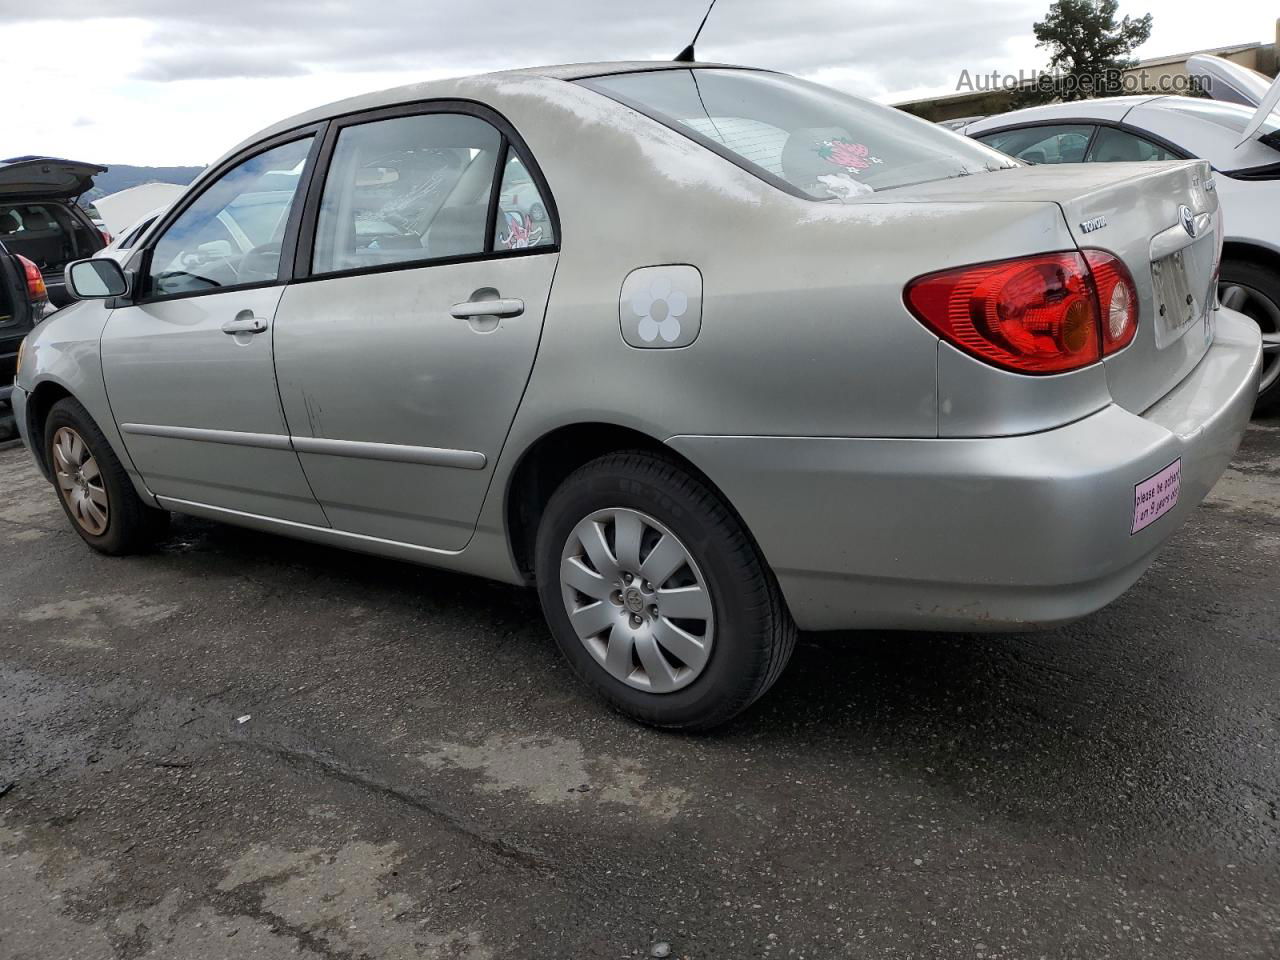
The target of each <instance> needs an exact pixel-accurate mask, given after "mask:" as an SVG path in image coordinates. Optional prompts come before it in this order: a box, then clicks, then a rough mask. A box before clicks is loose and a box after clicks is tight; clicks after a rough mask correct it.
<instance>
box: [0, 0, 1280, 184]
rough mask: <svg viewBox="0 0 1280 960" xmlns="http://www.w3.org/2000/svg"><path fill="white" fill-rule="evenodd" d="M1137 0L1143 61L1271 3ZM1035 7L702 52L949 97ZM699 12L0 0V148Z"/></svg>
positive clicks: (886, 91)
mask: <svg viewBox="0 0 1280 960" xmlns="http://www.w3.org/2000/svg"><path fill="white" fill-rule="evenodd" d="M1149 3H1150V0H1145V2H1144V0H1121V13H1130V14H1139V15H1140V14H1142V13H1144V12H1146V10H1147V9H1149V8H1151V7H1155V30H1154V32H1153V40H1152V41H1151V43H1150V44H1149V45H1148V49H1146V50H1143V51H1141V52H1142V53H1143V54H1144V55H1146V56H1154V55H1157V54H1163V53H1172V52H1179V51H1183V50H1191V49H1196V48H1198V47H1205V46H1212V45H1215V44H1227V43H1238V42H1244V41H1258V40H1267V39H1269V38H1270V37H1271V36H1272V35H1273V34H1274V31H1275V25H1274V20H1273V17H1274V13H1267V12H1266V10H1265V7H1264V6H1259V5H1258V4H1227V5H1223V6H1220V8H1219V9H1217V10H1215V11H1214V15H1213V17H1211V18H1208V19H1206V18H1204V17H1203V16H1202V15H1201V14H1202V13H1203V10H1202V9H1201V7H1202V4H1201V3H1200V2H1199V0H1160V4H1159V5H1158V6H1156V5H1155V4H1151V5H1150V7H1149V6H1148V4H1149ZM1048 5H1049V0H981V2H980V3H975V2H968V3H960V4H949V5H940V4H938V3H937V2H936V0H896V2H891V0H860V2H859V3H857V4H853V3H849V2H848V0H809V2H807V3H805V4H786V3H779V2H777V0H719V2H718V3H717V5H716V9H715V10H714V11H713V12H712V14H711V17H710V19H709V20H708V22H707V26H706V30H705V31H704V32H703V35H702V38H701V40H700V41H699V43H698V57H699V59H700V60H703V61H707V60H713V59H714V60H720V61H726V62H732V63H741V64H748V65H752V66H758V67H764V68H768V69H774V70H781V71H784V72H787V73H794V74H797V75H799V76H802V77H805V78H807V79H811V80H816V81H818V82H820V83H826V84H829V85H831V86H835V87H837V88H839V89H842V90H846V91H849V92H851V93H855V94H859V95H861V96H865V97H869V98H872V99H878V100H882V101H885V102H896V101H898V100H902V99H906V98H907V97H908V96H910V97H915V96H924V95H927V94H936V93H948V92H952V91H954V90H955V89H956V86H955V85H956V80H957V78H958V77H959V75H960V72H961V70H968V71H969V72H970V73H971V74H974V75H977V74H980V73H989V72H991V71H992V70H996V69H998V70H1000V71H1001V72H1004V73H1016V72H1017V71H1018V70H1028V71H1029V70H1033V69H1036V68H1038V67H1041V66H1043V65H1044V62H1045V55H1044V52H1043V51H1039V50H1036V49H1035V46H1034V38H1033V37H1032V36H1031V25H1032V23H1033V22H1034V21H1035V20H1037V19H1039V18H1040V17H1042V16H1043V15H1044V13H1045V11H1046V10H1047V9H1048ZM1246 8H1247V9H1246ZM703 10H704V7H703V0H646V2H637V0H626V2H621V0H537V2H527V0H526V2H514V0H378V2H377V3H376V4H374V3H369V2H364V3H357V2H355V0H112V2H111V3H109V4H102V3H92V4H91V3H89V2H88V0H38V2H32V0H0V37H3V38H4V44H5V54H4V63H5V68H6V71H7V74H8V75H10V76H17V77H20V78H21V79H22V85H23V86H24V88H26V89H33V90H39V91H40V99H41V110H39V111H28V112H26V113H24V114H23V115H22V117H21V118H20V120H18V121H14V122H7V123H4V124H0V156H8V155H11V154H22V153H52V154H57V155H63V156H75V157H83V158H85V159H91V160H101V161H102V162H109V161H111V160H116V161H118V162H135V163H155V164H203V163H207V162H208V161H209V160H211V159H212V158H214V157H217V156H218V155H220V154H221V153H222V152H223V151H224V150H225V149H226V148H227V147H228V146H230V145H232V144H234V143H236V142H237V141H238V140H240V139H242V138H243V137H245V136H248V135H250V134H252V133H253V132H254V131H255V130H258V129H260V128H262V127H264V126H267V125H268V124H270V123H273V122H274V121H276V120H279V119H280V118H282V117H286V116H289V115H291V114H294V113H297V112H300V111H302V110H306V109H309V108H311V107H316V106H320V105H321V104H324V103H328V102H331V101H334V100H338V99H342V98H344V97H349V96H352V95H354V94H358V93H361V92H364V91H367V90H376V89H380V88H384V87H390V86H396V85H398V84H403V83H411V82H415V81H420V80H428V79H433V78H438V77H445V76H457V75H460V74H465V73H477V72H482V71H486V70H501V69H507V68H511V67H521V66H535V65H538V64H545V63H564V62H575V61H590V60H613V59H643V60H648V59H669V58H671V57H673V56H674V55H675V53H676V51H678V50H680V49H681V48H682V47H684V45H685V44H686V43H688V42H689V40H690V38H691V37H692V35H693V31H694V30H695V29H696V28H697V25H698V21H699V20H700V19H701V17H702V13H703ZM55 38H56V40H55ZM1157 38H1158V39H1157ZM55 42H56V47H57V50H58V56H56V57H50V56H49V54H48V51H49V49H50V43H55ZM72 118H80V119H83V120H89V121H92V122H91V124H90V125H87V126H86V125H78V124H77V122H76V120H75V119H72Z"/></svg>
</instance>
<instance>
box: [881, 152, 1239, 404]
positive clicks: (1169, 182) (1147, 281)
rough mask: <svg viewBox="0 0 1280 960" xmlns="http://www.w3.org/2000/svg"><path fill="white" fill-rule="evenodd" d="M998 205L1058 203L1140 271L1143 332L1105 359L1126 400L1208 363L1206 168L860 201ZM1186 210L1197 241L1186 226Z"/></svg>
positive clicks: (985, 177)
mask: <svg viewBox="0 0 1280 960" xmlns="http://www.w3.org/2000/svg"><path fill="white" fill-rule="evenodd" d="M993 201H995V202H1001V201H1009V202H1015V201H1023V202H1025V201H1042V202H1046V203H1055V204H1057V205H1058V207H1059V208H1060V209H1061V210H1062V213H1063V216H1064V217H1065V219H1066V222H1067V226H1068V228H1069V230H1070V232H1071V236H1072V239H1073V240H1075V242H1076V245H1077V246H1078V247H1081V248H1089V249H1099V250H1105V251H1107V252H1109V253H1111V254H1114V255H1115V256H1117V257H1119V258H1120V259H1121V260H1122V261H1123V262H1124V264H1125V266H1126V267H1127V268H1128V270H1129V273H1130V274H1132V276H1133V281H1134V285H1135V287H1136V288H1137V292H1138V333H1137V336H1135V337H1134V340H1133V342H1132V343H1131V344H1129V346H1127V347H1125V348H1124V349H1123V350H1121V351H1119V352H1118V353H1115V354H1113V355H1112V356H1110V357H1108V358H1106V359H1105V360H1104V361H1103V363H1104V364H1105V369H1106V373H1107V382H1108V387H1109V389H1110V392H1111V395H1112V398H1113V400H1114V401H1115V402H1116V403H1117V404H1119V405H1120V406H1122V407H1124V408H1126V409H1128V410H1131V411H1134V412H1142V411H1144V410H1146V409H1147V408H1148V407H1150V406H1151V405H1152V404H1154V403H1155V402H1156V401H1157V400H1159V399H1160V398H1161V397H1162V396H1164V395H1165V394H1166V393H1168V392H1169V390H1171V389H1173V387H1174V386H1176V385H1177V384H1178V382H1179V381H1181V380H1182V378H1183V377H1184V376H1186V375H1187V374H1188V373H1189V372H1190V371H1191V369H1192V368H1193V367H1194V366H1195V365H1196V363H1197V362H1199V360H1200V358H1201V357H1202V356H1203V355H1204V352H1205V350H1206V349H1208V341H1207V338H1206V336H1205V329H1206V325H1207V320H1208V318H1209V308H1210V306H1211V304H1212V302H1213V288H1214V283H1213V281H1214V270H1215V266H1216V264H1215V261H1216V257H1217V252H1218V237H1217V230H1218V217H1217V210H1218V198H1217V192H1216V190H1215V189H1214V187H1213V181H1212V171H1211V170H1210V167H1209V165H1208V164H1207V163H1205V162H1204V161H1202V160H1187V161H1177V162H1168V163H1164V162H1160V163H1157V162H1148V163H1091V164H1090V163H1087V164H1049V165H1040V166H1027V167H1020V168H1017V169H1011V170H1000V171H995V172H992V173H988V174H978V175H974V176H966V177H956V178H953V179H949V180H935V181H931V182H929V183H922V184H916V185H913V186H908V187H900V188H898V189H894V190H886V191H884V192H883V193H879V194H873V195H870V196H868V197H865V198H859V200H858V201H857V202H859V203H862V202H868V203H901V202H908V203H911V202H919V203H926V202H972V203H991V202H993ZM1183 207H1186V208H1187V210H1188V213H1189V222H1190V225H1191V228H1192V229H1193V230H1194V231H1195V233H1194V236H1193V235H1192V234H1191V233H1190V232H1189V231H1188V230H1187V228H1186V227H1185V226H1184V225H1183V221H1184V219H1185V218H1184V216H1183V214H1182V208H1183ZM975 239H977V238H975ZM974 259H975V260H978V259H981V257H980V256H975V258H974ZM1188 298H1190V300H1188ZM1161 307H1163V308H1164V313H1163V314H1162V313H1161V312H1160V309H1161ZM1104 308H1105V305H1104Z"/></svg>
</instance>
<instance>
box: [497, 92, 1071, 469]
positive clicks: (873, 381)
mask: <svg viewBox="0 0 1280 960" xmlns="http://www.w3.org/2000/svg"><path fill="white" fill-rule="evenodd" d="M473 85H474V86H475V87H476V88H477V89H476V97H477V99H484V100H486V101H488V102H491V103H493V104H494V105H495V106H496V107H497V108H498V109H499V110H501V111H502V112H503V113H504V114H505V115H506V116H507V117H508V119H510V120H511V121H512V123H513V124H514V125H515V126H516V127H517V129H519V130H520V132H521V134H522V135H523V136H524V137H525V138H526V140H527V141H528V143H529V146H530V148H531V149H532V151H533V153H534V155H535V157H536V158H537V160H538V162H539V164H540V165H541V167H542V169H543V172H544V173H545V175H546V177H547V180H548V182H549V185H550V188H551V190H552V192H553V194H554V195H555V201H556V204H557V206H558V209H559V214H560V220H561V251H562V252H561V259H560V265H559V268H558V271H557V274H556V278H555V286H554V289H553V290H552V294H551V301H550V305H549V309H548V315H547V323H546V329H545V331H544V333H543V338H542V343H541V345H540V348H539V354H538V359H537V363H536V364H535V367H534V371H533V374H532V377H531V380H530V383H529V387H528V390H527V392H526V395H525V398H524V402H523V404H522V406H521V409H520V412H519V414H518V416H517V420H516V423H515V425H514V427H513V432H512V435H511V440H510V441H509V447H515V448H520V447H521V446H522V445H525V444H528V443H530V442H532V440H533V439H536V437H538V436H540V435H542V434H543V433H545V432H547V431H549V430H551V429H554V428H555V427H557V426H560V425H562V424H564V423H572V422H577V421H599V420H606V421H611V422H619V423H621V424H623V425H626V426H630V427H633V428H635V429H639V430H642V431H644V432H646V433H648V434H650V435H652V436H654V437H657V438H660V439H665V438H667V437H670V436H673V435H676V434H689V433H698V434H718V435H781V436H788V435H799V436H841V437H932V436H936V435H937V434H938V340H937V338H936V337H935V336H934V335H933V334H932V333H931V332H929V331H928V330H926V329H925V328H924V327H923V326H922V325H921V324H920V323H918V322H917V321H916V320H915V319H914V318H913V317H912V316H911V315H910V314H909V313H908V312H907V310H906V307H905V306H904V303H903V298H902V295H903V287H904V285H905V283H906V282H907V281H908V280H909V279H910V278H912V277H914V276H917V275H919V274H922V273H926V272H929V271H933V270H938V269H943V268H946V267H949V266H955V265H959V264H962V263H968V262H974V261H979V260H991V259H1000V258H1003V257H1010V256H1016V255H1020V254H1025V253H1029V252H1038V251H1043V250H1053V249H1062V248H1064V247H1068V246H1071V239H1070V235H1069V233H1068V232H1067V231H1066V229H1065V224H1064V223H1063V221H1062V216H1061V213H1060V211H1059V210H1058V209H1057V208H1056V207H1055V206H1054V205H1053V204H1048V203H904V204H896V203H892V202H889V201H891V193H890V194H885V195H883V197H881V200H882V201H884V202H879V203H874V204H859V203H853V204H848V205H839V204H831V203H819V202H815V201H810V200H805V199H801V198H797V197H793V196H791V195H788V194H785V193H783V192H781V191H780V190H778V189H776V188H775V187H772V186H770V185H768V184H766V183H764V182H763V181H761V180H759V179H758V178H756V177H755V176H753V175H752V174H750V173H748V172H746V171H744V170H742V169H740V168H739V167H737V166H735V165H733V164H731V163H729V162H728V161H726V160H725V159H723V158H721V157H719V156H717V155H716V154H714V153H711V152H710V151H708V150H706V149H705V148H703V147H701V146H699V145H697V144H695V143H694V142H692V141H691V140H688V139H687V138H685V137H683V136H682V135H680V134H678V133H676V132H675V131H672V130H670V129H668V128H667V127H665V126H663V125H661V124H659V123H657V122H656V121H653V120H651V119H649V118H647V117H644V116H641V115H639V114H637V113H635V112H633V111H631V110H630V109H628V108H626V107H623V106H621V105H620V104H616V103H614V102H613V101H611V100H609V99H607V98H605V97H603V96H601V95H599V94H596V93H594V92H592V91H590V90H587V89H585V88H582V87H579V86H576V85H573V84H570V83H566V82H562V81H552V80H544V79H536V78H526V77H510V78H501V77H499V78H481V79H479V80H477V81H474V83H473ZM994 186H995V184H994V183H993V187H994ZM666 263H688V264H692V265H694V266H696V267H697V268H698V270H699V271H700V272H701V274H702V280H703V313H702V327H701V333H700V335H699V336H698V339H697V340H696V341H695V342H694V343H692V344H691V345H689V346H687V347H684V348H680V349H671V350H646V349H636V348H633V347H630V346H628V345H627V344H626V343H624V341H623V340H622V338H621V335H620V330H619V317H618V300H619V294H620V290H621V287H622V283H623V280H624V278H625V277H626V276H627V274H628V273H629V272H630V271H632V270H634V269H636V268H637V267H642V266H649V265H656V264H666Z"/></svg>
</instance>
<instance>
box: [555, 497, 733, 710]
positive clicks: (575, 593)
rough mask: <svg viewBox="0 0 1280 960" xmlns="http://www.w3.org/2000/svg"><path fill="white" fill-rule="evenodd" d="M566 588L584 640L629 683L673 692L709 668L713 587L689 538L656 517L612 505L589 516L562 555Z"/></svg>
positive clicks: (563, 589)
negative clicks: (684, 540)
mask: <svg viewBox="0 0 1280 960" xmlns="http://www.w3.org/2000/svg"><path fill="white" fill-rule="evenodd" d="M560 592H561V595H562V596H563V597H564V608H565V612H567V613H568V614H569V622H570V623H571V624H573V629H574V632H575V633H576V634H577V635H578V639H579V640H581V641H582V644H583V646H584V647H586V648H587V651H588V652H589V653H590V654H591V655H592V656H593V657H594V658H595V659H596V662H598V663H599V664H600V665H601V666H602V667H604V669H605V670H606V671H608V673H609V675H610V676H612V677H614V678H615V679H617V680H620V681H621V682H623V683H625V684H626V685H627V686H629V687H634V688H636V689H637V690H644V691H646V692H647V693H671V692H672V691H674V690H679V689H680V688H681V687H685V686H688V685H689V684H690V683H692V682H693V681H694V680H695V679H697V677H698V675H699V674H701V673H702V671H703V669H704V668H705V667H706V665H707V660H708V658H709V657H710V655H711V644H712V639H713V636H714V630H715V622H714V619H715V618H714V613H713V609H712V604H711V594H710V591H709V590H708V589H707V584H706V581H705V580H704V579H703V577H702V574H701V572H700V571H699V570H698V565H697V564H696V563H694V560H693V556H692V555H691V554H690V553H689V551H688V550H687V549H686V548H685V546H684V544H683V543H681V542H680V539H679V538H678V537H677V536H676V535H675V534H674V533H672V532H671V531H670V530H668V529H667V528H666V527H665V526H663V525H662V524H661V523H659V522H658V521H657V520H654V519H653V518H652V517H650V516H647V515H645V514H643V513H640V512H639V511H638V510H631V509H628V508H626V507H613V508H610V509H608V510H598V511H596V512H595V513H593V514H591V515H590V516H589V517H586V518H585V519H584V520H582V522H580V523H579V524H578V525H577V526H576V527H574V528H573V532H572V533H570V534H569V539H568V540H567V541H566V542H565V545H564V551H563V552H562V553H561V555H560Z"/></svg>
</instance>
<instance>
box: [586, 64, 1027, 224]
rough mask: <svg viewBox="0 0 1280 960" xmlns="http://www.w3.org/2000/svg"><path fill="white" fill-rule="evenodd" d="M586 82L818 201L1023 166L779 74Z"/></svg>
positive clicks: (710, 73) (706, 73)
mask: <svg viewBox="0 0 1280 960" xmlns="http://www.w3.org/2000/svg"><path fill="white" fill-rule="evenodd" d="M579 82H580V83H581V84H583V85H584V86H587V87H590V88H591V89H593V90H595V91H597V92H598V93H602V94H604V95H605V96H607V97H611V98H613V99H614V100H618V101H619V102H621V103H624V104H626V105H627V106H629V107H632V108H633V109H635V110H638V111H640V112H641V113H644V114H646V115H647V116H650V117H652V118H653V119H655V120H657V121H659V122H660V123H664V124H666V125H667V126H670V127H672V128H674V129H676V130H678V131H680V132H681V133H683V134H685V135H686V136H689V137H690V138H692V139H694V140H696V141H698V142H699V143H701V144H703V145H704V146H706V147H708V148H709V149H711V150H714V151H715V152H717V153H719V154H721V155H722V156H725V157H727V158H728V159H730V160H732V161H734V162H735V163H737V164H738V165H739V166H742V167H745V168H746V169H748V170H751V171H752V172H753V173H755V174H757V175H758V176H760V177H761V178H762V179H764V180H767V181H768V182H770V183H772V184H774V185H775V186H778V187H780V188H782V189H784V190H787V191H788V192H789V193H794V194H798V195H800V196H805V197H809V198H810V199H813V200H832V199H840V200H847V199H853V198H856V197H858V196H861V195H865V194H867V193H873V192H878V191H881V190H891V189H893V188H894V187H902V186H907V185H909V184H914V183H923V182H925V181H929V180H941V179H944V178H947V177H960V176H966V175H969V174H974V173H985V172H987V171H990V170H1000V169H1004V168H1007V167H1011V166H1017V164H1016V163H1015V162H1014V161H1013V160H1011V159H1010V158H1009V157H1007V156H1004V155H1003V154H1000V153H998V152H996V151H994V150H991V149H989V148H987V147H985V146H983V145H982V144H979V143H976V142H975V141H973V140H969V139H967V138H965V137H962V136H960V135H959V134H955V133H951V132H950V131H948V130H943V129H942V128H940V127H937V126H936V125H934V124H931V123H926V122H925V121H923V120H918V119H916V118H915V117H912V116H909V115H907V114H905V113H902V112H901V111H899V110H895V109H894V108H892V107H885V106H881V105H879V104H876V103H871V102H870V101H867V100H859V99H858V98H856V97H850V96H846V95H844V94H841V93H837V92H836V91H834V90H831V89H828V88H827V87H822V86H818V85H817V84H813V83H807V82H805V81H803V80H797V79H796V78H794V77H787V76H783V75H780V74H773V73H761V72H757V71H752V70H723V69H714V68H710V69H697V70H656V71H652V72H647V73H624V74H615V75H612V76H605V77H592V78H590V79H587V80H581V81H579Z"/></svg>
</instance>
